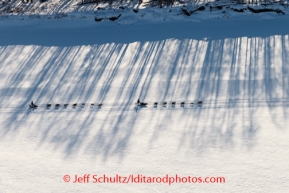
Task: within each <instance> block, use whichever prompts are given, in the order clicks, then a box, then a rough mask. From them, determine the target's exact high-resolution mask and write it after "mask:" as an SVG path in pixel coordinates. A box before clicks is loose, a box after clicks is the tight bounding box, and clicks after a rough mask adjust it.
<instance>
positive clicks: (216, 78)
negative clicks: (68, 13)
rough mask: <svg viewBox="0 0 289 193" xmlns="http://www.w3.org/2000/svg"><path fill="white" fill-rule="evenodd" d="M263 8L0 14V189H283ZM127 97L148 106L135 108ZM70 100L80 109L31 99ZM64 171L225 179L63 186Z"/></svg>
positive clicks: (284, 64)
mask: <svg viewBox="0 0 289 193" xmlns="http://www.w3.org/2000/svg"><path fill="white" fill-rule="evenodd" d="M268 15H269V16H270V14H261V15H260V16H258V17H250V16H244V17H240V18H239V17H236V18H234V19H225V18H222V19H208V20H199V19H195V20H193V21H192V19H189V20H181V21H170V22H147V21H142V22H137V23H134V24H133V25H132V24H130V25H119V24H120V23H117V22H116V23H112V22H111V23H109V22H100V23H96V22H94V21H93V20H88V19H83V20H71V19H65V18H64V19H61V20H46V19H45V20H43V19H32V20H31V19H25V20H24V21H21V22H20V21H19V17H20V16H19V17H18V16H17V17H18V19H13V17H11V18H10V19H9V18H8V19H7V18H6V19H3V20H2V21H1V22H0V26H1V27H0V73H1V75H0V77H1V81H0V89H1V92H0V97H1V100H0V106H1V108H0V152H1V153H0V192H1V193H2V192H5V193H7V192H281V193H282V192H284V193H285V192H288V189H289V185H288V184H289V183H288V180H289V177H288V173H289V163H288V157H289V151H288V147H289V144H288V137H289V131H288V123H289V121H288V116H289V99H288V97H289V87H288V81H289V74H288V73H289V66H288V62H289V54H288V53H289V40H288V39H289V36H288V24H287V23H288V17H287V16H286V15H285V16H282V17H281V16H278V15H277V16H270V17H267V16H268ZM138 98H140V99H141V100H142V101H145V102H148V103H149V105H148V107H146V108H135V105H134V103H135V102H136V100H137V99H138ZM31 100H33V101H34V102H35V103H36V104H39V106H40V107H39V108H38V109H37V110H28V104H29V103H30V102H31ZM198 100H203V103H204V104H203V106H202V107H198V106H193V107H190V106H189V105H188V104H186V105H185V107H184V108H182V107H180V105H179V104H177V105H176V107H175V108H173V107H171V106H168V107H166V108H165V107H162V106H159V107H158V108H154V107H153V106H152V105H151V104H152V103H153V102H155V101H159V102H162V101H168V102H171V101H177V102H181V101H185V102H197V101H198ZM76 102H77V103H79V104H80V103H82V102H85V103H87V105H86V106H85V107H84V108H81V107H80V106H79V107H77V108H76V109H73V108H72V107H71V106H69V107H68V108H67V109H64V108H63V107H60V108H59V109H55V108H54V107H52V108H51V109H46V108H45V104H46V103H52V104H56V103H60V104H64V103H69V104H72V103H76ZM89 103H96V104H97V103H103V104H104V106H103V108H101V109H97V108H90V107H89V105H88V104H89ZM65 174H69V175H71V176H74V175H75V174H77V175H84V174H99V175H101V174H107V175H110V176H114V175H115V174H119V175H129V174H134V175H137V174H142V175H147V176H164V175H165V174H170V175H175V174H178V175H180V176H187V175H191V176H202V177H206V176H224V177H225V178H226V183H224V184H173V185H170V186H169V185H167V184H93V183H88V184H74V183H71V182H70V183H65V182H63V180H62V178H63V175H65Z"/></svg>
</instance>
